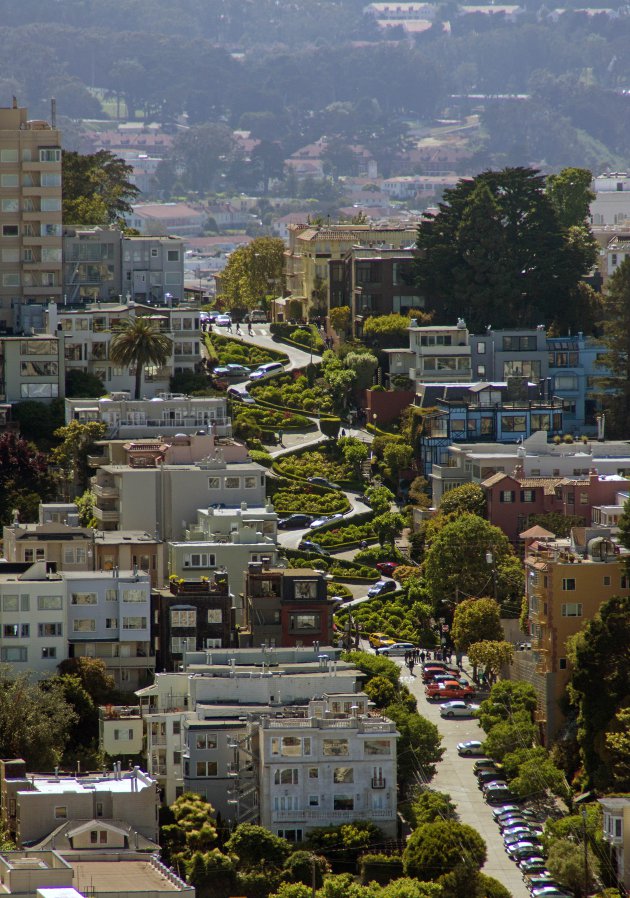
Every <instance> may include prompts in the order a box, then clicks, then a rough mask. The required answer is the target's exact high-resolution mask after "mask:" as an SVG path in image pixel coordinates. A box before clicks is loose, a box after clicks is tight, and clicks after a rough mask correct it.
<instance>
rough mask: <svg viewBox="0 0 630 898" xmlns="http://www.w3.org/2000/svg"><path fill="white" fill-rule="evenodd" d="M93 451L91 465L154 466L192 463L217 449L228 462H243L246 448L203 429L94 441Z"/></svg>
mask: <svg viewBox="0 0 630 898" xmlns="http://www.w3.org/2000/svg"><path fill="white" fill-rule="evenodd" d="M95 445H96V447H97V449H96V451H95V454H93V455H90V456H88V462H89V464H90V465H91V466H92V467H95V468H98V467H102V466H103V465H130V466H131V467H135V468H153V467H155V466H156V465H159V464H165V465H191V464H194V463H195V462H198V461H202V460H203V459H204V458H207V457H208V456H209V455H214V454H215V452H217V451H220V452H221V454H222V455H223V458H224V459H225V460H226V461H228V462H232V461H235V462H240V461H246V460H247V457H248V454H247V447H246V446H245V445H243V443H237V442H236V440H233V439H231V438H230V437H218V436H216V435H215V434H214V433H212V432H210V433H208V432H207V431H205V430H203V429H202V430H200V431H197V432H196V433H176V434H173V435H172V436H166V437H165V436H162V437H161V439H160V440H156V439H155V438H153V439H152V438H151V437H146V438H144V439H130V440H124V439H123V440H97V442H96V444H95Z"/></svg>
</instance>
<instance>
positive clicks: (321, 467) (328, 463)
mask: <svg viewBox="0 0 630 898" xmlns="http://www.w3.org/2000/svg"><path fill="white" fill-rule="evenodd" d="M275 468H276V470H277V471H278V473H279V474H283V475H284V476H285V477H299V478H301V479H303V480H307V479H308V478H309V477H325V478H326V479H327V480H332V481H336V480H349V479H350V477H351V475H352V471H351V470H350V468H349V467H348V465H346V464H344V462H343V460H339V459H334V458H333V457H332V452H331V451H330V450H329V449H328V448H327V447H323V448H321V449H312V450H309V451H307V452H297V453H292V454H291V455H284V456H283V457H282V458H279V459H278V460H277V461H276V464H275Z"/></svg>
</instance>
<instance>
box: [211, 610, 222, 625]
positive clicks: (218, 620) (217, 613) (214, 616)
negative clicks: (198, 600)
mask: <svg viewBox="0 0 630 898" xmlns="http://www.w3.org/2000/svg"><path fill="white" fill-rule="evenodd" d="M208 623H209V624H222V623H223V612H222V611H221V609H220V608H208Z"/></svg>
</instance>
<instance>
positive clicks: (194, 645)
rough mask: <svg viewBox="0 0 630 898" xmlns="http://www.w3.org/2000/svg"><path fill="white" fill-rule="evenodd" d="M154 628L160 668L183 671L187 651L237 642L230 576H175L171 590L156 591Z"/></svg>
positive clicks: (217, 572) (154, 642)
mask: <svg viewBox="0 0 630 898" xmlns="http://www.w3.org/2000/svg"><path fill="white" fill-rule="evenodd" d="M152 601H153V615H152V631H153V640H152V641H153V646H154V648H155V653H156V660H157V668H158V670H162V671H173V670H179V668H180V665H182V664H183V662H184V656H185V654H186V652H195V651H197V650H198V649H215V648H229V647H230V646H231V645H233V634H234V615H233V609H232V606H233V597H232V596H231V594H230V590H229V582H228V575H227V574H225V573H223V572H221V571H215V572H214V573H213V574H212V576H211V577H203V578H201V577H200V578H199V579H194V580H193V579H183V578H181V577H171V579H170V581H169V588H168V589H159V590H155V591H154V592H153V596H152Z"/></svg>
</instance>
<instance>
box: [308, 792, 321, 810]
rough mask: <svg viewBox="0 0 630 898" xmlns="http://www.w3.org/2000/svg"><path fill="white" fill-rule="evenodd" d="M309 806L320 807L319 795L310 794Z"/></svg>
mask: <svg viewBox="0 0 630 898" xmlns="http://www.w3.org/2000/svg"><path fill="white" fill-rule="evenodd" d="M308 806H309V808H318V807H319V795H309V796H308Z"/></svg>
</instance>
